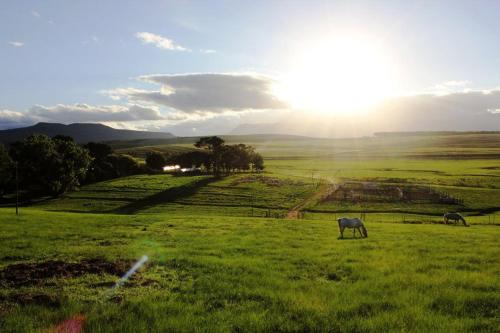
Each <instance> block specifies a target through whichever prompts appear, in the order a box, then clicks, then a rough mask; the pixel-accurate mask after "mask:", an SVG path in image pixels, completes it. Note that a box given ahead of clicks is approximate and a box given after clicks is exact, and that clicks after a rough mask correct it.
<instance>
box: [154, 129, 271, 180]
mask: <svg viewBox="0 0 500 333" xmlns="http://www.w3.org/2000/svg"><path fill="white" fill-rule="evenodd" d="M194 146H195V147H196V148H200V149H199V150H194V151H188V152H185V153H179V154H162V153H159V152H151V153H149V154H147V155H146V165H147V167H148V168H150V169H152V170H161V169H162V168H163V166H165V165H179V166H180V167H182V168H192V167H194V168H201V169H202V170H203V171H205V172H209V173H212V174H213V175H214V176H216V177H220V176H223V175H229V174H231V173H233V172H242V171H262V170H264V159H263V158H262V156H261V155H260V154H259V153H257V152H255V149H254V148H253V147H252V146H247V145H245V144H235V145H227V144H225V142H224V140H223V139H221V138H219V137H217V136H211V137H203V138H200V139H199V140H198V141H197V142H196V143H195V144H194Z"/></svg>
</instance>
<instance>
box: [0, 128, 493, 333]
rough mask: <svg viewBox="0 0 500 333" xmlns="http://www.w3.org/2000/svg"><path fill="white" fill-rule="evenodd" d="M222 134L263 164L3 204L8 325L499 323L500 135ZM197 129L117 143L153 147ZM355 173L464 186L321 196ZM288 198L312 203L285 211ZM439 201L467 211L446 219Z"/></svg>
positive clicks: (257, 328)
mask: <svg viewBox="0 0 500 333" xmlns="http://www.w3.org/2000/svg"><path fill="white" fill-rule="evenodd" d="M225 139H226V140H227V142H228V143H230V144H233V143H240V142H242V143H245V144H251V145H253V146H255V147H256V148H257V151H259V152H260V153H262V154H263V156H264V158H265V166H266V169H265V171H264V172H263V173H255V174H254V173H237V174H234V175H231V176H228V177H223V178H213V177H212V176H210V175H201V176H176V175H170V174H155V175H136V176H130V177H125V178H118V179H112V180H108V181H104V182H99V183H94V184H90V185H86V186H82V187H80V188H79V189H78V190H77V191H74V192H71V193H67V194H66V195H65V196H63V197H62V198H58V199H45V200H42V201H39V202H37V203H36V204H34V205H31V206H29V205H26V204H23V205H22V206H21V207H20V215H19V216H16V215H15V214H14V212H15V210H14V207H12V206H10V207H3V208H0V258H1V259H2V260H1V261H0V332H50V331H51V328H53V327H54V325H57V324H58V323H60V322H61V321H63V320H65V319H68V318H71V317H72V316H74V315H84V316H85V318H86V324H85V332H193V331H195V332H239V331H245V332H247V331H248V332H269V331H271V332H323V331H324V332H497V331H498V327H500V320H499V318H500V306H499V305H500V296H499V295H500V280H499V279H498V276H500V259H499V258H500V243H499V239H500V229H499V228H498V225H499V224H500V135H499V134H491V133H490V134H482V135H479V134H471V133H468V134H440V135H416V136H402V137H392V136H387V137H384V136H382V137H373V138H359V139H339V140H332V139H309V138H301V137H292V136H228V137H225ZM195 141H196V139H195V138H176V139H171V140H136V141H133V142H125V141H124V142H115V143H113V145H114V147H115V148H116V149H119V151H120V152H126V153H128V154H131V155H133V156H135V157H137V158H143V157H144V156H145V154H146V153H147V152H149V151H160V152H165V153H175V152H182V151H185V150H187V149H192V144H193V142H195ZM345 182H352V183H356V184H358V183H360V184H379V186H382V187H383V186H389V187H390V186H399V187H406V186H409V187H427V188H429V189H431V190H432V191H434V192H439V193H446V194H447V195H449V196H451V197H453V198H456V199H458V200H457V203H454V204H443V203H439V202H434V201H432V200H427V199H426V198H423V199H422V200H414V201H411V200H408V201H404V200H400V201H397V200H393V201H391V200H386V198H385V199H384V198H378V197H377V198H376V199H377V200H372V201H370V200H364V201H361V202H355V201H349V200H341V201H335V200H325V199H324V195H325V193H324V191H328V190H329V189H331V188H334V187H335V186H338V185H340V184H343V183H345ZM297 207H298V208H297ZM292 209H299V210H301V212H302V213H303V218H302V219H296V220H289V219H283V218H282V217H283V216H285V215H286V213H287V212H288V211H290V210H292ZM446 211H459V212H461V213H462V214H463V215H464V216H465V218H466V220H467V223H468V224H469V225H470V227H464V226H461V225H444V224H443V223H442V215H443V213H444V212H446ZM342 216H350V217H363V218H364V220H365V222H366V227H367V229H368V234H369V237H368V238H365V239H353V238H352V233H351V232H350V231H349V230H348V231H346V232H345V236H346V238H345V239H343V240H340V239H338V226H337V222H336V219H337V218H339V217H342ZM143 255H147V256H148V257H149V261H148V262H147V264H146V265H145V266H144V267H143V268H141V270H140V271H139V272H138V273H137V274H136V275H134V277H133V278H132V279H131V280H129V281H128V282H127V283H125V284H124V285H123V286H122V287H121V288H119V289H116V290H114V291H111V288H112V286H113V284H114V283H115V282H116V281H117V279H118V278H119V275H121V274H123V273H124V271H125V270H126V267H130V266H131V265H132V264H133V262H134V261H136V260H138V259H139V258H141V256H143ZM16 265H18V266H16ZM19 265H21V266H19ZM58 265H60V266H61V267H59V266H58ZM65 265H66V266H65ZM93 265H95V266H93ZM68 267H73V268H68ZM75 267H76V268H75ZM106 267H107V268H106ZM16 269H17V271H16ZM118 272H119V273H118Z"/></svg>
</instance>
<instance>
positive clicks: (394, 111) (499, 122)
mask: <svg viewBox="0 0 500 333" xmlns="http://www.w3.org/2000/svg"><path fill="white" fill-rule="evenodd" d="M498 109H500V90H491V91H488V93H485V92H483V91H477V90H475V91H466V92H455V93H449V94H446V95H417V96H407V97H399V98H393V99H390V100H387V101H386V102H384V103H382V104H381V105H379V107H378V108H377V110H376V112H375V115H376V116H377V117H379V118H380V119H384V121H383V122H382V123H381V124H380V125H379V126H382V125H383V126H385V127H387V129H386V130H404V131H412V130H418V131H426V130H456V131H460V130H500V113H497V112H496V111H497V110H498Z"/></svg>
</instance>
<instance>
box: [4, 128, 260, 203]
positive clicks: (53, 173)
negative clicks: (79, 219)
mask: <svg viewBox="0 0 500 333" xmlns="http://www.w3.org/2000/svg"><path fill="white" fill-rule="evenodd" d="M195 146H196V147H197V148H199V149H197V150H194V151H187V152H179V153H177V154H168V155H166V154H160V153H151V154H148V156H146V163H145V164H141V163H139V161H138V160H137V159H135V158H134V157H132V156H130V155H127V154H119V153H115V152H114V151H113V149H112V148H111V147H110V146H109V145H107V144H104V143H95V142H89V143H87V144H85V145H78V144H77V143H75V141H74V140H73V138H71V137H69V136H63V135H57V136H55V137H53V138H50V137H48V136H46V135H41V134H35V135H31V136H29V137H27V138H26V139H24V140H22V141H18V142H14V143H12V144H11V145H10V147H9V149H7V148H5V146H3V145H1V144H0V198H1V197H2V196H3V195H4V194H5V193H13V192H14V191H15V190H16V187H19V188H20V189H21V193H22V194H23V196H25V197H36V196H44V195H52V196H59V195H61V194H64V193H66V192H67V191H70V190H73V189H75V188H76V187H78V186H79V185H81V184H85V183H92V182H96V181H103V180H107V179H112V178H117V177H124V176H130V175H134V174H140V173H155V172H162V171H163V167H164V166H165V165H167V164H177V165H180V166H182V167H187V168H192V167H195V168H197V169H196V170H197V171H198V172H206V173H213V174H214V175H215V176H221V175H227V174H230V173H232V172H235V171H248V170H252V171H260V170H263V169H264V163H263V159H262V156H261V155H259V154H258V153H256V152H255V151H254V149H253V148H252V147H250V146H246V145H244V144H238V145H225V144H224V140H222V139H221V138H219V137H206V138H200V139H199V140H198V141H197V142H196V143H195Z"/></svg>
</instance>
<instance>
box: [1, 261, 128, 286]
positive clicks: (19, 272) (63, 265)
mask: <svg viewBox="0 0 500 333" xmlns="http://www.w3.org/2000/svg"><path fill="white" fill-rule="evenodd" d="M131 265H132V261H126V260H119V261H115V262H110V261H107V260H105V259H102V258H96V259H84V260H82V261H80V262H65V261H59V260H49V261H45V262H39V263H21V264H14V265H9V266H7V267H5V268H3V269H2V270H1V271H0V284H7V285H11V286H16V287H17V286H26V285H35V284H40V283H43V282H44V281H45V280H48V279H51V278H74V277H79V276H83V275H85V274H97V275H104V274H109V275H115V276H122V275H123V274H124V273H125V272H126V271H127V270H128V269H129V268H130V266H131Z"/></svg>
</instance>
